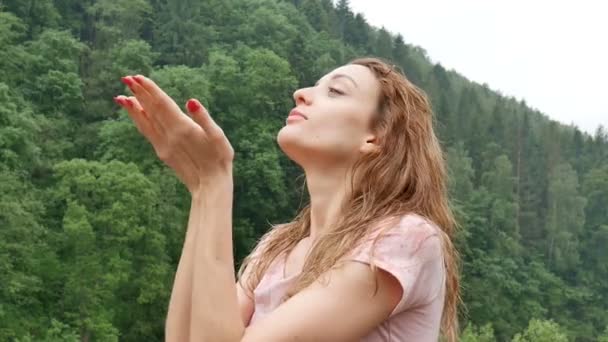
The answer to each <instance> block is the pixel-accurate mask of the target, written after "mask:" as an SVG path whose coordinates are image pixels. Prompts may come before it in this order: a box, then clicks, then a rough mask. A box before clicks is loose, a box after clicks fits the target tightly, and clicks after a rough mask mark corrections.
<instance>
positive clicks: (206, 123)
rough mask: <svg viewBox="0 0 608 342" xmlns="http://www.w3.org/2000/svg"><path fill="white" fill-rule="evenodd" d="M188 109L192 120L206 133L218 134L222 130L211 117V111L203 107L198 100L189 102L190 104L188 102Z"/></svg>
mask: <svg viewBox="0 0 608 342" xmlns="http://www.w3.org/2000/svg"><path fill="white" fill-rule="evenodd" d="M186 108H188V113H190V116H191V117H192V120H194V122H196V123H197V124H198V125H199V126H201V127H202V128H203V130H204V131H205V132H206V133H208V134H213V133H216V131H217V130H218V129H219V128H220V127H219V126H218V125H217V124H216V123H215V121H213V119H212V118H211V115H209V111H208V110H207V109H206V108H205V107H203V105H202V104H201V103H200V102H199V101H198V100H197V99H190V100H188V102H186Z"/></svg>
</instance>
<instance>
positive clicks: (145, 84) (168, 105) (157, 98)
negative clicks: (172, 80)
mask: <svg viewBox="0 0 608 342" xmlns="http://www.w3.org/2000/svg"><path fill="white" fill-rule="evenodd" d="M132 79H133V80H135V82H136V83H137V86H138V87H139V88H141V89H142V90H144V91H145V92H146V93H147V94H148V95H149V96H150V97H151V98H152V99H154V101H152V102H153V104H154V105H155V106H156V107H161V109H164V110H160V111H158V120H159V121H160V122H161V123H162V124H163V126H164V127H169V125H171V124H173V123H175V122H176V120H183V119H184V118H183V117H182V116H181V115H177V116H176V113H180V114H181V113H182V110H181V109H180V108H179V106H178V105H177V104H176V103H175V101H173V99H172V98H171V97H170V96H169V95H167V93H165V92H164V91H163V90H162V89H161V88H160V87H159V86H158V85H157V84H156V83H155V82H154V81H152V80H151V79H149V78H147V77H145V76H142V75H135V76H133V77H132ZM145 107H146V106H145V104H144V108H145Z"/></svg>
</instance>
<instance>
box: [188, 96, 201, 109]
mask: <svg viewBox="0 0 608 342" xmlns="http://www.w3.org/2000/svg"><path fill="white" fill-rule="evenodd" d="M186 107H188V110H189V111H191V112H196V111H198V110H199V109H201V104H200V103H199V102H198V101H197V100H195V99H190V100H188V103H186Z"/></svg>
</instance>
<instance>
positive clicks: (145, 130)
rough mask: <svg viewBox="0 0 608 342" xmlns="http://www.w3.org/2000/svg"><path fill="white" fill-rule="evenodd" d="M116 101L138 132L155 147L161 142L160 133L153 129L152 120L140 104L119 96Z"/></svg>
mask: <svg viewBox="0 0 608 342" xmlns="http://www.w3.org/2000/svg"><path fill="white" fill-rule="evenodd" d="M114 101H115V102H116V103H117V104H118V105H120V106H121V107H123V108H124V109H125V110H126V111H127V113H128V114H129V116H130V117H131V119H132V120H133V122H134V123H135V127H137V130H138V131H139V132H140V133H141V134H142V135H143V136H145V137H146V138H147V139H148V140H149V141H150V142H151V143H152V144H153V145H155V144H158V143H159V142H160V139H161V136H160V135H159V133H158V131H157V130H156V129H155V128H154V127H153V125H152V123H151V122H150V120H149V119H148V118H147V116H146V113H145V111H143V109H142V108H141V106H140V105H139V103H136V102H134V101H133V98H130V97H126V96H124V95H119V96H116V97H115V98H114Z"/></svg>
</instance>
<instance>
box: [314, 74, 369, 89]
mask: <svg viewBox="0 0 608 342" xmlns="http://www.w3.org/2000/svg"><path fill="white" fill-rule="evenodd" d="M340 77H343V78H348V79H349V80H350V81H351V82H353V84H354V85H355V88H359V86H358V85H357V82H355V80H354V79H353V78H352V77H350V76H348V75H345V74H334V75H333V76H332V77H331V79H332V80H334V79H336V78H340ZM320 81H321V80H318V81H317V83H315V86H318V85H319V82H320Z"/></svg>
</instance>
